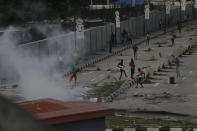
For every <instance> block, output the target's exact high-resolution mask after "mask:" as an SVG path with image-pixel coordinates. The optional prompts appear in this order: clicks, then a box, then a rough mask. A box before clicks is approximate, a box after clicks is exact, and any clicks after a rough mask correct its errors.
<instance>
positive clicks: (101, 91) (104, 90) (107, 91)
mask: <svg viewBox="0 0 197 131" xmlns="http://www.w3.org/2000/svg"><path fill="white" fill-rule="evenodd" d="M124 82H125V81H117V82H112V83H111V84H106V85H104V86H103V87H99V88H97V89H95V90H93V91H91V93H90V94H91V96H92V97H97V98H100V97H107V96H109V95H111V94H112V93H113V92H115V91H116V90H117V89H119V88H120V86H121V85H122V84H123V83H124Z"/></svg>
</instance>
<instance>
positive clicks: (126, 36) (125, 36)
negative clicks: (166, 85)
mask: <svg viewBox="0 0 197 131" xmlns="http://www.w3.org/2000/svg"><path fill="white" fill-rule="evenodd" d="M162 25H163V24H162V21H160V22H159V28H160V29H162ZM177 25H178V30H179V32H180V33H181V28H182V26H181V23H180V22H179V21H178V22H177ZM121 36H122V41H121V42H122V44H131V45H132V49H133V58H131V61H130V62H129V63H128V65H129V67H130V78H131V79H134V73H135V69H136V67H135V62H134V60H137V56H138V55H137V52H138V46H137V44H134V43H133V37H132V35H131V34H130V33H128V32H127V31H126V30H125V29H124V30H123V32H122V35H121ZM175 38H176V35H175V33H174V32H171V33H170V40H171V46H174V45H175ZM150 40H151V34H150V32H148V33H147V34H146V42H145V43H146V46H149V45H150ZM115 43H116V37H115V34H114V33H113V32H111V38H110V41H109V53H112V48H113V46H114V45H115ZM179 63H180V62H179V59H178V57H176V58H175V67H176V74H177V77H180V71H179ZM117 67H118V68H119V70H120V76H119V80H121V79H122V75H123V74H124V76H125V77H127V73H126V71H125V67H126V66H125V65H124V61H123V59H121V60H120V62H119V63H118V65H117ZM136 74H137V75H136V80H137V86H136V88H138V85H141V88H143V84H142V83H143V80H144V78H145V73H144V72H143V70H142V69H141V68H138V69H137V73H136ZM73 78H74V80H75V83H76V80H77V71H76V65H72V67H71V73H70V81H72V79H73Z"/></svg>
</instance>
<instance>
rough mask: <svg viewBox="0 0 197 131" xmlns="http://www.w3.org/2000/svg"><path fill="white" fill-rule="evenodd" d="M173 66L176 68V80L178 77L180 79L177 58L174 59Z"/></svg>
mask: <svg viewBox="0 0 197 131" xmlns="http://www.w3.org/2000/svg"><path fill="white" fill-rule="evenodd" d="M174 64H175V67H176V76H177V78H178V77H181V74H180V70H179V67H180V60H179V58H178V57H176V58H175V60H174Z"/></svg>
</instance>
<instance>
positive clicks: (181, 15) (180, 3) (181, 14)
mask: <svg viewBox="0 0 197 131" xmlns="http://www.w3.org/2000/svg"><path fill="white" fill-rule="evenodd" d="M181 1H182V0H180V24H181V26H182V11H181V4H182V3H181Z"/></svg>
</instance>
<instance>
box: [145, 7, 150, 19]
mask: <svg viewBox="0 0 197 131" xmlns="http://www.w3.org/2000/svg"><path fill="white" fill-rule="evenodd" d="M149 18H150V6H149V5H145V19H146V20H149Z"/></svg>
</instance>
